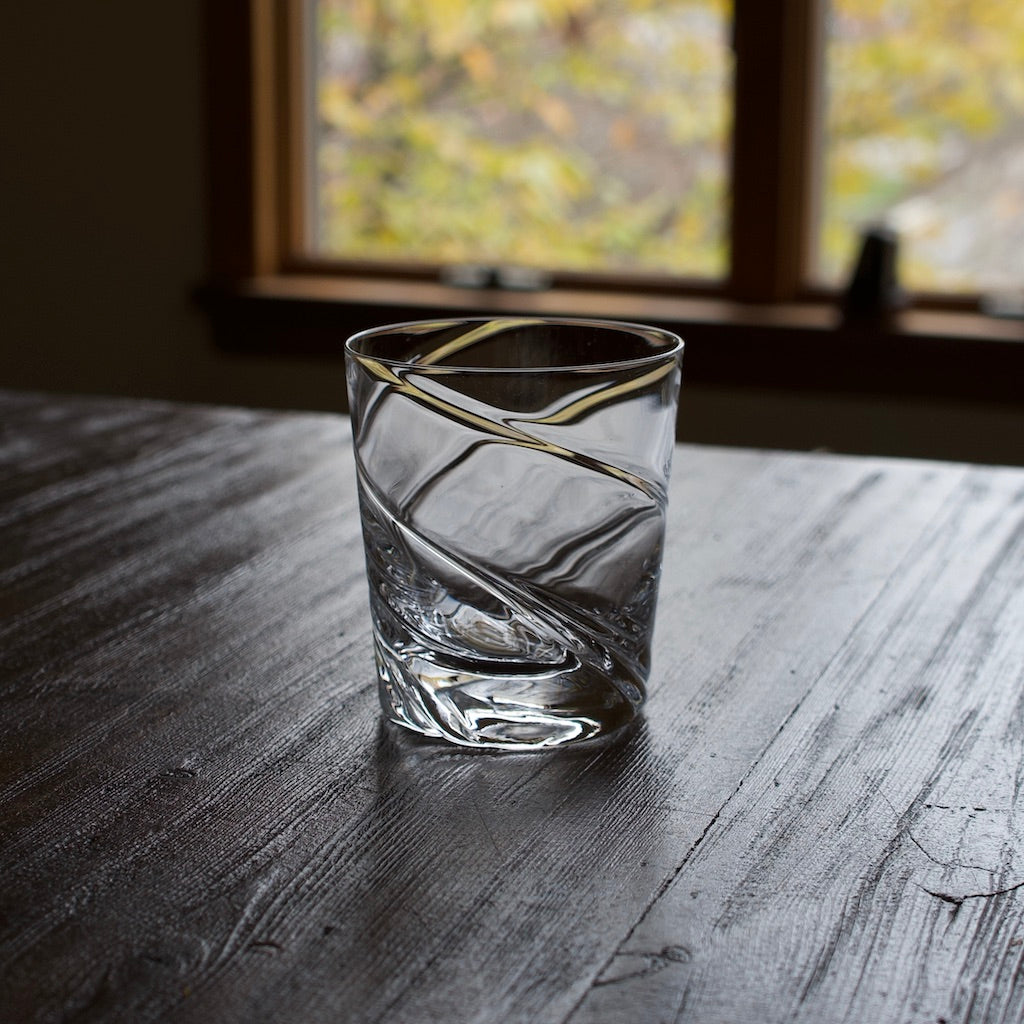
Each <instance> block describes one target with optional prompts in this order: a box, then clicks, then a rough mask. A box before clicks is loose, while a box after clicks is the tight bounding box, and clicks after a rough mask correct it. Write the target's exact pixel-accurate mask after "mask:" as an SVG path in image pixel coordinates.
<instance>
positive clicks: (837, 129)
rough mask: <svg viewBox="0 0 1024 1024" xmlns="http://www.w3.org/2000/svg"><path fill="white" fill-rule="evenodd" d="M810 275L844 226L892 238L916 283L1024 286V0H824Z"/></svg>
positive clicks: (824, 271) (826, 264)
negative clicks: (818, 199)
mask: <svg viewBox="0 0 1024 1024" xmlns="http://www.w3.org/2000/svg"><path fill="white" fill-rule="evenodd" d="M825 55H826V91H827V105H826V110H825V132H824V156H823V162H824V188H823V204H822V205H823V209H822V213H821V218H820V222H819V225H818V246H817V255H818V260H817V264H816V266H815V267H814V271H815V273H816V275H817V276H818V277H819V279H821V280H824V281H827V282H830V283H833V284H834V283H837V282H839V281H841V280H842V275H843V274H844V272H845V271H846V261H847V259H848V249H849V235H850V230H851V227H852V226H856V225H858V224H862V223H865V222H869V221H871V220H882V221H885V222H887V223H888V224H889V225H890V226H892V227H893V228H894V229H895V230H896V231H897V233H898V235H899V237H900V239H901V250H902V256H903V260H902V268H901V270H902V278H903V280H904V281H905V282H906V284H907V285H909V286H910V287H912V288H917V289H922V290H929V289H930V290H938V291H973V290H984V289H992V290H1000V289H1013V288H1020V287H1021V285H1022V283H1024V4H1021V3H1020V2H1019V0H958V2H957V3H936V2H935V0H900V2H898V3H897V2H894V0H889V2H885V3H879V2H878V0H832V3H831V4H830V5H829V12H828V23H827V32H826V42H825Z"/></svg>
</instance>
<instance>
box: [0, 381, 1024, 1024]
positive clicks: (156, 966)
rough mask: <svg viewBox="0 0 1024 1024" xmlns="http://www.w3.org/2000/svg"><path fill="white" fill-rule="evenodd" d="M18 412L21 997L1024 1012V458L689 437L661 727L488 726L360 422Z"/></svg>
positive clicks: (126, 405) (2, 561)
mask: <svg viewBox="0 0 1024 1024" xmlns="http://www.w3.org/2000/svg"><path fill="white" fill-rule="evenodd" d="M684 402H685V393H684ZM0 422H2V434H0V461H2V465H3V471H2V477H0V523H2V534H0V536H2V555H0V580H2V583H0V607H2V609H3V612H4V617H3V623H2V627H0V666H2V668H0V686H2V693H3V699H2V702H0V737H2V739H0V743H2V772H0V793H2V812H0V829H2V832H0V836H2V839H0V880H2V885H0V1019H3V1020H4V1021H23V1020H32V1021H35V1020H38V1021H76V1022H77V1021H97V1020H103V1021H106V1020H118V1021H120V1020H123V1021H133V1022H135V1021H139V1022H143V1021H150V1020H170V1021H196V1022H224V1021H245V1022H249V1021H274V1022H278V1021H289V1022H290V1021H295V1022H319V1021H324V1022H336V1021H360V1022H362V1021H394V1022H402V1024H406V1022H411V1024H416V1022H426V1021H438V1022H440V1021H444V1022H463V1021H481V1022H495V1024H499V1022H501V1024H504V1022H518V1021H522V1022H530V1024H534V1022H569V1021H571V1022H572V1024H588V1022H620V1021H621V1022H627V1024H632V1022H639V1024H644V1022H662V1021H666V1022H668V1021H699V1022H705V1021H706V1022H722V1021H725V1022H747V1021H749V1022H754V1021H756V1022H758V1024H764V1022H772V1021H813V1022H817V1024H820V1022H828V1021H855V1022H889V1021H892V1022H910V1024H924V1022H932V1024H934V1022H938V1021H948V1022H950V1024H952V1022H954V1021H955V1022H962V1021H972V1022H973V1021H1003V1022H1013V1024H1019V1022H1020V1021H1021V1020H1022V1019H1024V846H1022V842H1021V840H1022V836H1024V796H1022V788H1024V471H1021V470H1011V469H1000V468H979V467H969V466H963V465H950V464H939V463H928V462H901V461H896V460H884V459H865V458H851V457H837V456H834V455H827V454H814V455H799V454H783V453H768V452H758V451H740V450H724V449H713V448H700V447H689V446H681V447H680V448H679V449H678V451H677V454H676V462H675V470H674V479H673V485H672V497H671V506H670V523H669V543H668V550H667V553H666V562H665V572H664V577H663V581H662V589H661V604H660V610H659V619H658V631H657V637H656V646H655V668H654V674H653V678H652V685H651V695H650V701H649V704H648V706H647V712H646V716H645V718H644V719H643V720H642V723H641V724H640V725H639V726H638V727H636V728H634V729H633V730H632V731H631V732H629V733H628V734H627V735H625V736H622V737H621V738H620V739H619V741H618V742H614V743H611V744H609V745H606V746H604V747H601V748H583V749H580V750H578V751H568V752H556V753H551V754H541V755H537V754H533V755H529V754H520V755H502V754H474V753H467V752H464V751H461V750H458V749H453V748H448V747H443V746H436V745H431V744H428V743H423V742H416V741H415V740H413V739H412V738H408V739H407V738H405V737H403V736H399V735H396V734H395V733H394V732H393V731H392V730H391V729H390V728H385V727H382V726H381V724H380V722H379V712H378V705H377V697H376V692H375V683H374V673H373V668H372V654H371V645H370V636H369V620H368V611H367V605H366V584H365V579H364V575H363V562H362V552H361V548H360V537H359V523H358V519H357V511H356V499H355V495H354V480H353V468H352V460H351V452H350V442H349V433H348V427H347V424H346V422H345V421H344V420H343V419H342V418H340V417H336V416H317V415H293V414H271V413H263V412H253V411H238V410H227V409H209V408H197V407H185V406H174V405H167V404H157V403H145V402H129V401H112V400H86V399H71V398H57V397H52V396H50V397H47V396H40V395H29V394H6V395H3V396H2V398H0Z"/></svg>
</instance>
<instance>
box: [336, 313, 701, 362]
mask: <svg viewBox="0 0 1024 1024" xmlns="http://www.w3.org/2000/svg"><path fill="white" fill-rule="evenodd" d="M491 323H493V324H505V325H507V326H509V327H531V326H545V327H559V326H567V327H591V328H594V329H597V330H602V331H608V332H616V331H617V332H619V333H620V334H629V335H634V336H637V335H639V336H642V337H644V338H647V339H650V340H654V341H661V342H663V343H664V344H665V346H666V347H665V348H664V349H663V350H662V351H659V352H651V353H648V354H646V355H642V356H629V357H624V358H622V359H595V360H593V361H591V362H578V361H577V362H569V361H567V362H564V363H561V362H551V363H545V364H544V365H540V366H514V365H508V366H472V365H462V364H459V363H449V362H446V363H442V364H438V363H419V362H417V360H416V359H395V358H393V357H390V356H382V355H378V354H376V353H371V352H367V351H360V349H359V346H360V344H361V343H363V342H366V341H369V340H371V339H373V338H380V337H383V336H385V335H388V334H401V333H402V332H403V331H406V332H408V333H415V332H416V331H417V330H422V331H424V332H425V331H426V329H428V328H436V329H438V330H440V329H442V328H444V327H455V326H458V325H459V324H466V325H482V324H491ZM684 347H685V343H684V341H683V339H682V338H681V337H680V336H679V335H678V334H675V333H674V332H672V331H668V330H665V329H664V328H661V327H652V326H650V325H648V324H641V323H634V322H631V321H627V320H605V319H602V318H601V317H574V316H535V317H534V316H453V317H427V318H425V319H421V320H405V321H400V322H396V323H390V324H381V325H380V326H378V327H368V328H366V329H365V330H362V331H357V332H356V333H355V334H353V335H351V337H349V338H348V340H347V341H346V342H345V354H346V355H347V356H351V357H353V358H355V359H373V360H374V361H375V362H377V363H381V364H383V365H384V366H392V367H413V368H418V369H421V370H423V371H425V372H431V373H474V374H534V373H555V372H558V373H572V372H584V371H586V372H592V371H602V370H604V371H610V370H629V369H636V368H640V367H644V366H653V365H657V364H659V363H663V362H665V361H666V360H668V359H677V358H678V357H679V356H680V354H681V353H682V351H683V349H684Z"/></svg>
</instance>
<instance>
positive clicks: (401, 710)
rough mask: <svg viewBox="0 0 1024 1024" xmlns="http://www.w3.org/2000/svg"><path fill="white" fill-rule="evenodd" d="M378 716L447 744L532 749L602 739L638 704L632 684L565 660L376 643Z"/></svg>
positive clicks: (631, 715)
mask: <svg viewBox="0 0 1024 1024" xmlns="http://www.w3.org/2000/svg"><path fill="white" fill-rule="evenodd" d="M376 656H377V671H378V675H379V678H380V699H381V704H382V705H383V708H384V712H385V714H386V715H387V716H388V717H389V718H390V719H391V720H392V721H393V722H396V723H398V724H399V725H402V726H404V727H406V728H408V729H412V730H414V731H416V732H419V733H422V734H423V735H425V736H433V737H437V738H440V739H444V740H447V741H449V742H452V743H458V744H462V745H463V746H470V747H483V748H492V749H499V750H536V749H548V748H551V747H558V746H562V745H565V744H569V743H579V742H583V741H586V740H591V739H597V738H598V737H604V736H607V735H609V734H610V733H612V732H615V731H617V730H618V729H621V728H622V727H623V726H625V725H628V724H629V723H630V722H631V721H633V719H634V718H635V717H636V714H637V712H638V710H639V708H640V705H641V704H642V702H643V696H644V695H643V689H642V687H640V686H638V685H637V684H636V683H635V682H627V681H621V682H617V681H615V680H612V679H609V678H608V677H607V676H605V675H602V674H599V673H598V672H597V671H595V670H594V669H593V668H592V667H591V666H586V665H583V664H581V663H580V662H579V661H577V660H575V659H573V660H571V661H570V662H567V663H566V664H564V665H558V666H552V665H535V666H530V665H510V664H500V663H494V662H470V661H465V662H463V661H461V660H460V661H459V663H458V664H456V663H454V662H452V661H448V662H447V663H446V662H445V661H443V660H438V658H437V656H436V655H434V654H431V655H429V656H428V655H426V654H424V653H422V652H417V651H406V652H402V653H399V652H398V651H395V650H393V649H392V648H390V647H388V646H387V645H386V644H385V643H383V642H382V641H381V640H380V638H379V637H378V638H377V641H376Z"/></svg>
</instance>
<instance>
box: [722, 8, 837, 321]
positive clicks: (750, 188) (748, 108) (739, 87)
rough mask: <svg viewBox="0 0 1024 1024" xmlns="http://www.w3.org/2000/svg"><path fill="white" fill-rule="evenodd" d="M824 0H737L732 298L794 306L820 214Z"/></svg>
mask: <svg viewBox="0 0 1024 1024" xmlns="http://www.w3.org/2000/svg"><path fill="white" fill-rule="evenodd" d="M821 6H822V3H821V0H735V5H734V28H733V32H734V37H733V46H734V49H735V68H736V71H735V76H736V77H735V112H734V117H735V120H734V124H733V151H732V170H731V173H732V211H731V226H730V243H731V253H732V257H731V273H730V279H729V290H730V292H731V294H732V295H733V296H734V297H735V298H738V299H742V300H747V301H762V302H770V301H784V300H787V299H792V298H794V297H796V295H797V294H798V293H799V291H800V289H801V287H802V285H803V283H804V280H805V276H806V268H807V266H808V262H809V254H810V249H811V232H812V226H813V219H814V209H815V206H816V200H815V196H816V185H815V182H816V177H817V175H816V169H815V163H816V159H815V153H816V149H817V146H816V138H817V132H818V124H819V117H818V108H819V94H820V83H821V75H820V71H819V67H820V58H819V55H820V38H821V33H820V24H821Z"/></svg>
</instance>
